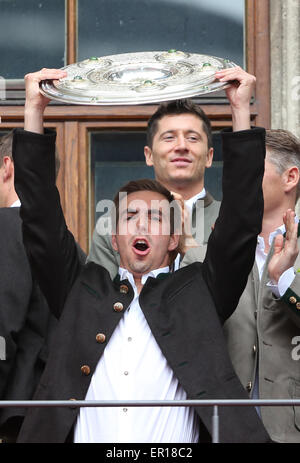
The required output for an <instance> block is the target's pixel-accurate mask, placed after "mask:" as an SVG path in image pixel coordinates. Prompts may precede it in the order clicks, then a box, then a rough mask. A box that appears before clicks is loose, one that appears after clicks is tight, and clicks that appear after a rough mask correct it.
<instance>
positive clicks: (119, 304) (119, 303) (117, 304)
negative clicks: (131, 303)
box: [113, 302, 124, 312]
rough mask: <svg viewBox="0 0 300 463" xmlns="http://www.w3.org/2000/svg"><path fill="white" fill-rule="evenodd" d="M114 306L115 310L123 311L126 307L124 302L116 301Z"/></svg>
mask: <svg viewBox="0 0 300 463" xmlns="http://www.w3.org/2000/svg"><path fill="white" fill-rule="evenodd" d="M113 307H114V311H115V312H122V310H123V309H124V307H123V304H122V302H115V303H114V306H113Z"/></svg>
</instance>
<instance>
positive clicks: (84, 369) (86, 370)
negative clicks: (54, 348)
mask: <svg viewBox="0 0 300 463" xmlns="http://www.w3.org/2000/svg"><path fill="white" fill-rule="evenodd" d="M80 369H81V372H82V373H83V374H84V375H85V376H88V375H89V374H90V372H91V369H90V367H89V366H88V365H82V367H81V368H80Z"/></svg>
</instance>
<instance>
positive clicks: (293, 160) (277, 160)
mask: <svg viewBox="0 0 300 463" xmlns="http://www.w3.org/2000/svg"><path fill="white" fill-rule="evenodd" d="M266 148H268V150H269V155H268V159H269V161H270V162H272V164H274V166H275V167H276V170H277V172H278V174H279V175H282V174H283V172H285V171H286V170H287V169H288V168H289V167H292V166H296V167H297V168H298V169H299V172H300V140H299V138H297V137H296V136H295V135H294V134H292V132H290V131H289V130H283V129H273V130H266ZM299 197H300V182H299V183H298V187H297V194H296V201H297V200H298V199H299Z"/></svg>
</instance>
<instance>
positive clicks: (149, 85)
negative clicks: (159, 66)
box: [132, 80, 166, 92]
mask: <svg viewBox="0 0 300 463" xmlns="http://www.w3.org/2000/svg"><path fill="white" fill-rule="evenodd" d="M164 88H166V86H165V85H164V84H160V83H158V82H153V80H145V81H144V82H142V83H140V84H139V85H136V86H133V87H132V89H133V90H135V91H136V92H153V91H157V90H163V89H164Z"/></svg>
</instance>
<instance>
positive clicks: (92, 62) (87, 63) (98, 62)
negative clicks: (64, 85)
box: [77, 56, 112, 69]
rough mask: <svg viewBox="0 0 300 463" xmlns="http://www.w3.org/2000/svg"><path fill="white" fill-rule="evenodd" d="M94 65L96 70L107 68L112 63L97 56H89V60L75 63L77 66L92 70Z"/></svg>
mask: <svg viewBox="0 0 300 463" xmlns="http://www.w3.org/2000/svg"><path fill="white" fill-rule="evenodd" d="M95 64H96V65H97V68H98V69H99V68H107V67H108V66H111V64H112V61H111V60H110V59H105V58H98V57H97V56H91V57H90V58H87V59H85V60H83V61H80V62H79V63H77V66H79V67H89V68H94V67H95Z"/></svg>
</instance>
